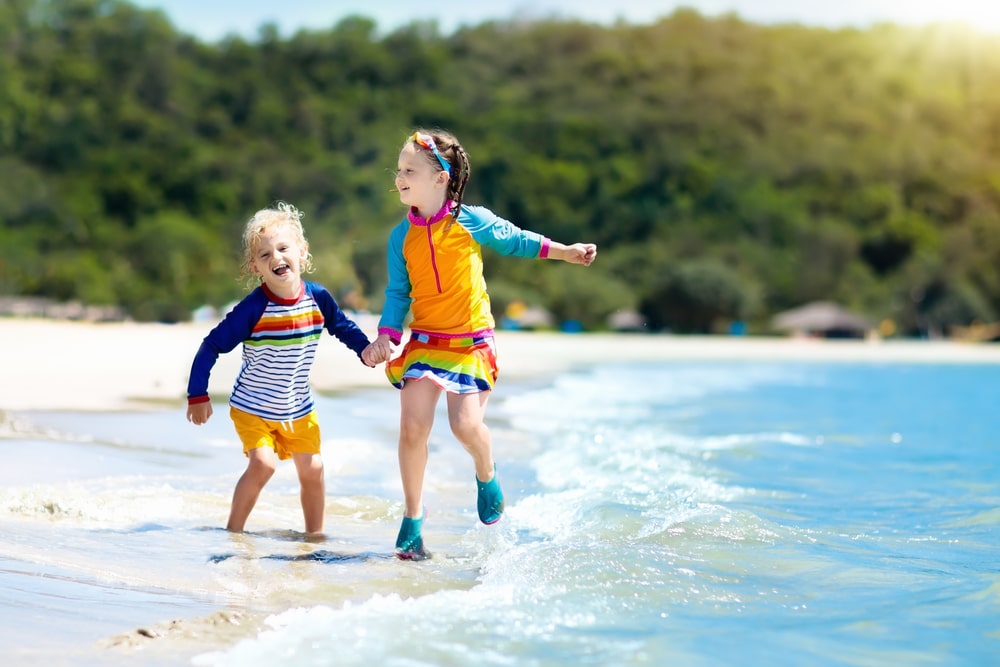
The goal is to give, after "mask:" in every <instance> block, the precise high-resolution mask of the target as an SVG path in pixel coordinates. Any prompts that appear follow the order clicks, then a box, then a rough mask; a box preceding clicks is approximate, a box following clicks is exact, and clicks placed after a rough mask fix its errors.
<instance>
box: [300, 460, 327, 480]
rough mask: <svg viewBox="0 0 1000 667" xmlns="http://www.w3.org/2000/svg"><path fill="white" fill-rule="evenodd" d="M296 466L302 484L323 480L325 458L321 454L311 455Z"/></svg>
mask: <svg viewBox="0 0 1000 667" xmlns="http://www.w3.org/2000/svg"><path fill="white" fill-rule="evenodd" d="M296 468H297V469H298V471H299V481H300V482H301V483H302V484H316V483H319V482H322V481H323V459H321V458H320V457H319V456H310V457H309V458H308V459H306V460H302V461H299V462H298V465H297V466H296Z"/></svg>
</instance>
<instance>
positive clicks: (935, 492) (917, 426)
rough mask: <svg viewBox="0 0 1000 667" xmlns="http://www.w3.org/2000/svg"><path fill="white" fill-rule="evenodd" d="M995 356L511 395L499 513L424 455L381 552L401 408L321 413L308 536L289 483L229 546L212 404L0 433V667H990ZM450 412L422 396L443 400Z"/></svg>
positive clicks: (456, 468) (994, 631)
mask: <svg viewBox="0 0 1000 667" xmlns="http://www.w3.org/2000/svg"><path fill="white" fill-rule="evenodd" d="M998 387H1000V366H998V365H989V364H986V365H962V364H954V365H939V364H904V363H893V364H873V363H728V362H727V363H721V362H685V363H666V364H641V365H597V366H594V367H589V368H580V369H577V370H575V371H573V372H569V373H565V374H562V375H560V376H559V377H556V378H552V379H548V380H534V381H530V382H506V381H505V380H503V379H501V382H500V385H498V389H497V391H496V392H495V394H494V396H493V398H492V399H491V404H490V408H489V422H490V426H491V429H492V432H493V436H494V441H495V448H496V455H497V463H498V470H499V474H500V477H501V481H502V483H503V486H504V489H505V492H506V496H507V506H508V510H507V513H506V515H505V517H504V519H503V520H502V521H501V522H500V523H498V524H496V525H495V526H491V527H485V526H481V525H479V524H478V523H477V520H476V513H475V486H474V484H473V480H472V474H473V473H472V467H471V462H470V460H469V459H468V456H467V455H466V454H465V453H464V452H463V451H462V450H461V448H460V447H459V445H458V444H457V443H456V442H455V441H454V440H453V439H452V438H451V436H450V434H449V433H448V432H447V429H446V420H445V419H444V412H443V411H442V412H440V413H439V419H438V423H437V425H436V426H435V431H434V434H433V435H432V438H431V461H430V465H429V467H428V475H427V481H426V486H425V488H426V492H425V501H426V503H427V507H428V518H427V520H426V522H425V528H424V536H425V540H426V542H427V544H428V546H429V548H430V549H431V550H432V551H433V552H434V557H433V558H432V559H430V560H428V561H425V562H421V563H404V562H399V561H396V560H395V559H394V558H393V556H392V546H393V542H394V539H395V534H396V530H397V529H398V525H399V518H400V516H401V511H402V507H401V504H400V495H401V494H400V490H399V482H398V471H397V467H396V458H395V434H396V420H397V414H398V409H397V406H398V395H397V393H396V392H395V390H392V389H389V388H387V389H385V390H367V391H362V392H357V393H352V394H349V395H337V396H323V397H320V399H319V410H320V421H321V425H322V427H323V432H324V458H325V461H326V467H327V495H328V508H327V527H326V528H327V533H326V535H325V537H324V538H323V539H317V540H312V541H310V540H307V539H305V538H304V537H303V535H302V534H301V533H300V532H298V531H300V530H301V527H302V517H301V510H300V507H299V504H298V486H297V481H296V479H295V475H294V469H293V466H292V465H291V464H290V463H286V464H284V465H282V466H281V467H279V471H278V473H277V474H276V476H275V478H274V479H273V480H272V482H271V483H270V484H269V485H268V487H267V488H266V489H265V491H264V493H263V495H262V497H261V500H260V502H259V504H258V506H257V508H256V509H255V511H254V513H253V514H252V515H251V517H250V521H249V523H248V530H249V532H248V533H247V534H243V535H232V534H229V533H227V532H226V531H224V530H221V529H220V528H219V527H220V526H222V525H224V523H225V520H226V516H227V514H228V505H229V498H230V494H231V492H232V487H233V485H234V484H235V481H236V479H237V477H238V476H239V474H240V473H241V472H242V469H243V466H244V461H243V459H242V455H241V453H240V449H239V444H238V443H237V441H236V439H235V436H234V435H233V433H232V427H231V424H230V422H229V420H228V415H227V414H226V412H225V410H224V406H223V405H219V404H217V405H216V414H215V416H214V418H213V419H212V421H210V422H209V424H207V425H206V426H203V427H200V428H196V427H194V426H191V425H190V424H187V423H186V422H185V421H184V416H183V407H182V406H180V405H178V406H172V407H170V408H169V409H163V410H157V411H151V412H133V413H99V414H92V413H44V412H33V413H18V414H6V415H3V418H2V421H0V449H2V451H3V456H4V460H5V461H6V462H7V465H6V466H3V467H0V598H2V600H3V603H2V607H0V620H2V623H0V660H2V662H3V664H4V665H5V666H7V667H14V666H18V665H29V664H30V665H34V664H46V665H74V666H76V665H119V664H121V665H131V664H142V665H212V666H215V665H218V666H224V665H241V666H244V667H254V666H258V665H259V666H262V667H263V666H270V665H276V664H281V665H288V666H298V665H303V666H304V665H317V666H318V665H364V666H366V667H370V666H372V665H383V666H390V667H391V666H398V667H415V666H421V665H428V666H429V665H454V666H464V665H497V666H506V665H516V666H519V667H520V666H533V665H537V666H543V665H569V664H572V665H684V666H695V667H697V666H714V665H741V666H751V667H752V666H757V665H760V666H765V665H766V666H768V667H770V666H771V665H775V664H781V665H857V666H864V667H870V666H874V665H997V664H1000V658H998V656H1000V410H998V407H997V404H998V400H997V399H998V397H1000V390H998ZM442 407H443V403H442Z"/></svg>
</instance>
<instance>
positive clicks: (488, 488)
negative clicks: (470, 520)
mask: <svg viewBox="0 0 1000 667" xmlns="http://www.w3.org/2000/svg"><path fill="white" fill-rule="evenodd" d="M476 487H477V488H478V489H479V498H478V499H477V501H476V505H477V508H478V509H479V520H480V521H482V522H483V523H485V524H486V525H487V526H489V525H491V524H494V523H496V522H497V521H499V520H500V517H501V516H502V515H503V491H501V490H500V481H499V480H498V479H497V466H496V464H495V463H494V464H493V478H492V479H490V481H488V482H480V481H479V477H476Z"/></svg>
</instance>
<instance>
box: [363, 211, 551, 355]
mask: <svg viewBox="0 0 1000 667" xmlns="http://www.w3.org/2000/svg"><path fill="white" fill-rule="evenodd" d="M451 208H452V202H445V205H444V207H443V208H442V209H441V210H440V211H438V212H437V213H436V214H435V215H433V216H431V217H430V218H421V217H419V216H417V215H416V214H415V213H414V212H413V211H410V213H409V214H408V215H407V217H406V219H404V220H403V221H402V222H400V223H399V224H398V225H396V227H394V228H393V230H392V232H390V234H389V257H388V259H389V284H388V286H387V287H386V289H385V307H384V308H383V309H382V317H381V319H380V320H379V326H378V332H379V333H380V334H388V335H389V337H390V338H391V339H392V341H393V342H395V343H397V344H398V343H399V342H400V340H401V338H402V334H403V320H404V319H405V318H406V315H407V313H409V312H410V310H411V309H412V311H413V320H412V322H410V330H411V331H413V332H416V333H426V334H431V335H435V336H440V337H445V338H449V337H464V336H481V335H490V334H492V332H493V327H494V320H493V314H492V312H491V311H490V297H489V294H487V292H486V280H485V279H484V278H483V253H482V246H487V247H489V248H492V249H493V250H495V251H496V252H499V253H500V254H502V255H514V256H517V257H537V258H544V257H546V256H547V254H548V249H549V243H550V241H549V239H548V238H546V237H544V236H542V235H541V234H538V233H536V232H531V231H527V230H523V229H520V228H519V227H517V226H516V225H515V224H513V223H512V222H509V221H508V220H504V219H503V218H501V217H499V216H498V215H496V214H495V213H493V212H492V211H490V210H489V209H486V208H483V207H481V206H462V207H461V210H460V211H459V214H458V219H457V221H456V220H455V219H454V217H453V216H452V214H451V213H450V211H451Z"/></svg>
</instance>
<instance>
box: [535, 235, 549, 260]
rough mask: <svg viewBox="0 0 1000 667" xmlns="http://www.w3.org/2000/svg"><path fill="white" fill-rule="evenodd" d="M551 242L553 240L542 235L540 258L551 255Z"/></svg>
mask: <svg viewBox="0 0 1000 667" xmlns="http://www.w3.org/2000/svg"><path fill="white" fill-rule="evenodd" d="M551 243H552V241H551V240H550V239H549V238H547V237H545V236H543V237H542V249H541V250H540V251H539V253H538V259H546V258H548V256H549V244H551Z"/></svg>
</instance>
